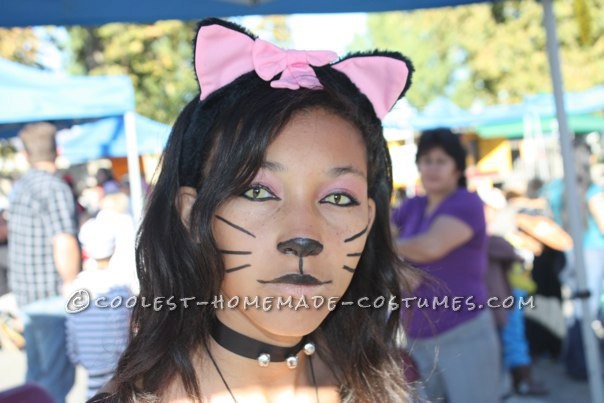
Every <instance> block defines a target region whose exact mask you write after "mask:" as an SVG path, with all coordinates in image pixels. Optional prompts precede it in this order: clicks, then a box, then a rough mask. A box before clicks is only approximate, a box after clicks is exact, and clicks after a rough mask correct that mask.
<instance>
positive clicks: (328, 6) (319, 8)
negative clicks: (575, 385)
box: [0, 0, 604, 403]
mask: <svg viewBox="0 0 604 403" xmlns="http://www.w3.org/2000/svg"><path fill="white" fill-rule="evenodd" d="M1 1H2V3H0V6H1V9H2V13H0V26H9V27H10V26H28V25H49V24H54V25H76V24H78V25H98V24H103V23H107V22H153V21H156V20H159V19H183V20H193V19H199V18H202V17H207V16H213V17H226V16H240V15H266V14H294V13H337V12H377V11H401V10H414V9H421V8H433V7H446V6H457V5H463V4H471V3H480V2H486V1H484V0H372V1H367V0H365V1H364V0H329V1H325V0H306V1H291V0H200V1H196V2H193V1H186V0H174V1H170V2H167V1H162V0H144V1H142V0H107V1H103V2H82V1H78V0H20V1H9V0H1ZM541 3H542V5H543V10H544V17H543V24H544V27H545V31H546V41H547V44H546V46H547V57H548V62H549V65H550V69H551V78H552V85H553V90H554V91H553V93H554V101H555V110H556V119H557V121H558V128H559V133H560V148H561V150H562V159H563V163H564V171H565V173H566V175H565V187H566V189H567V191H566V192H565V193H566V196H567V203H568V211H569V219H570V220H569V221H570V226H571V234H572V236H573V239H574V241H575V242H574V244H575V246H574V258H575V263H576V268H577V275H578V283H579V287H580V288H582V289H585V288H586V278H585V268H584V267H585V265H584V262H583V253H582V250H581V245H582V235H581V234H582V231H581V220H580V217H581V214H580V209H579V204H578V200H577V198H576V197H575V196H574V195H576V193H577V186H576V183H575V180H574V178H576V174H575V167H574V164H573V156H572V144H571V137H570V134H569V128H568V121H567V116H566V112H565V108H564V90H563V83H562V74H561V72H560V60H559V53H558V39H557V33H556V26H555V18H554V11H553V0H541ZM583 305H584V306H583V311H584V312H588V311H589V310H588V303H587V300H586V299H584V300H583ZM590 323H591V320H590V318H589V317H588V315H584V320H583V324H582V330H583V337H584V342H585V350H586V351H587V352H588V353H587V357H588V359H587V361H588V368H589V374H590V389H591V395H592V399H593V401H594V402H596V403H602V402H603V401H604V398H603V396H602V380H601V377H600V373H601V369H600V362H599V360H598V356H599V354H598V346H597V345H596V340H595V337H594V336H593V334H592V332H591V324H590Z"/></svg>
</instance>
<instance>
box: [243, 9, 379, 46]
mask: <svg viewBox="0 0 604 403" xmlns="http://www.w3.org/2000/svg"><path fill="white" fill-rule="evenodd" d="M259 18H261V17H257V16H250V17H243V18H242V19H241V24H243V25H244V26H247V27H253V26H255V25H257V21H258V19H259ZM366 18H367V14H365V13H348V14H292V15H290V16H288V18H287V21H288V25H289V28H290V31H291V35H292V40H293V46H294V47H295V48H296V49H306V50H333V51H335V52H336V53H338V54H340V55H341V54H343V53H345V52H346V48H347V46H348V45H349V44H350V43H351V42H352V41H353V39H354V36H355V34H360V35H362V34H364V33H365V32H366ZM255 33H256V34H259V36H261V37H262V35H261V33H258V32H255Z"/></svg>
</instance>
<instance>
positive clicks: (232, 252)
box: [219, 250, 252, 255]
mask: <svg viewBox="0 0 604 403" xmlns="http://www.w3.org/2000/svg"><path fill="white" fill-rule="evenodd" d="M219 252H220V253H223V254H225V255H251V254H252V252H250V251H247V250H219Z"/></svg>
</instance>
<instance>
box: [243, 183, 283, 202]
mask: <svg viewBox="0 0 604 403" xmlns="http://www.w3.org/2000/svg"><path fill="white" fill-rule="evenodd" d="M242 196H243V197H245V198H246V199H248V200H253V201H264V200H277V199H278V197H277V196H275V195H274V194H273V193H272V192H271V191H270V190H268V189H267V188H266V187H264V186H258V185H256V186H252V187H250V188H249V189H248V190H246V191H245V192H243V195H242Z"/></svg>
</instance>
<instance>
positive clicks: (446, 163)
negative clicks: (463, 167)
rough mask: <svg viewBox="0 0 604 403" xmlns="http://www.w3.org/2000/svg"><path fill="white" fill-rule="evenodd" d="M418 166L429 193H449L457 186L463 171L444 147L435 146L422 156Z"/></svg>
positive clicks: (424, 185)
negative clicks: (460, 170)
mask: <svg viewBox="0 0 604 403" xmlns="http://www.w3.org/2000/svg"><path fill="white" fill-rule="evenodd" d="M417 167H418V170H419V174H420V178H421V181H422V185H423V187H424V189H425V191H426V193H427V194H443V193H449V192H451V191H453V190H455V189H456V188H457V183H458V181H459V177H460V175H461V173H460V172H459V170H458V169H457V166H456V165H455V160H454V159H453V157H451V156H450V155H449V154H447V153H446V152H445V151H444V150H443V149H442V148H440V147H434V148H432V149H430V150H428V151H427V152H426V153H424V154H423V155H422V156H420V157H419V159H418V161H417Z"/></svg>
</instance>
